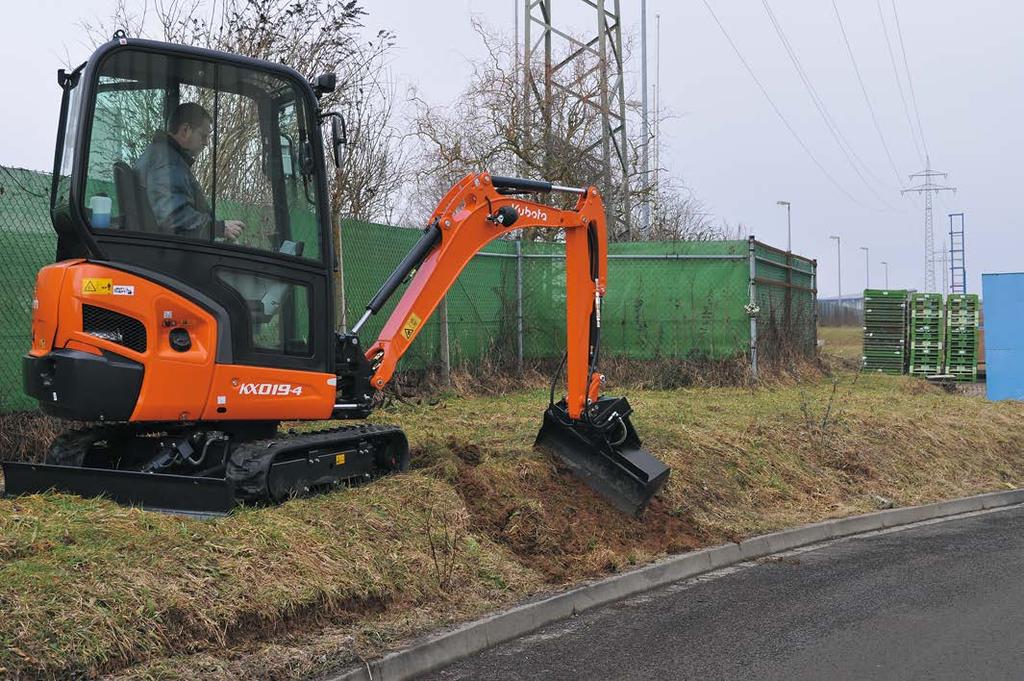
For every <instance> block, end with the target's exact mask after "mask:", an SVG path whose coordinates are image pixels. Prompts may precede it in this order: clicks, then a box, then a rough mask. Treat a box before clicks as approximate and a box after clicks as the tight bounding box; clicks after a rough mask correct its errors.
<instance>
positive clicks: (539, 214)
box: [512, 203, 548, 222]
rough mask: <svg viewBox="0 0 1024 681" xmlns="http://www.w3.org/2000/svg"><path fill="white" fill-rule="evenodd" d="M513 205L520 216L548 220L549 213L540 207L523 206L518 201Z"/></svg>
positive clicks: (542, 220)
mask: <svg viewBox="0 0 1024 681" xmlns="http://www.w3.org/2000/svg"><path fill="white" fill-rule="evenodd" d="M512 207H513V208H515V209H516V212H517V213H519V217H523V218H531V219H533V220H540V221H541V222H547V221H548V214H547V213H546V212H544V211H542V210H541V209H540V208H530V207H529V206H523V205H521V204H518V203H514V204H512Z"/></svg>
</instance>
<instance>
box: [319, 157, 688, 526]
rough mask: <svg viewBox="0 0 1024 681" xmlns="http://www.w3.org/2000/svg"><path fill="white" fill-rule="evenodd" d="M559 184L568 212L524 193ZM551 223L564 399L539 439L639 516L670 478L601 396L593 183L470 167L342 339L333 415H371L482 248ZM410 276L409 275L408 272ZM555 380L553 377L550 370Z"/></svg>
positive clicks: (599, 236) (600, 211) (602, 226)
mask: <svg viewBox="0 0 1024 681" xmlns="http://www.w3.org/2000/svg"><path fill="white" fill-rule="evenodd" d="M550 191H563V192H571V193H575V194H577V195H578V199H577V201H576V205H575V206H574V207H573V208H572V209H571V210H560V209H557V208H553V207H551V206H547V205H543V204H540V203H536V202H534V201H529V200H525V199H523V198H521V197H520V196H519V195H520V194H526V193H531V194H532V193H537V192H550ZM529 228H553V229H561V230H563V231H564V235H565V249H566V259H565V272H566V357H565V360H564V362H565V369H566V384H567V391H566V396H565V399H564V400H562V401H560V402H559V403H558V404H555V403H554V399H553V398H552V404H550V405H549V407H548V411H547V412H546V413H545V417H544V426H543V427H542V429H541V432H540V434H539V435H538V438H537V443H536V444H537V445H538V446H541V447H543V448H546V449H550V450H553V451H554V452H555V453H556V454H558V455H560V456H561V458H562V460H563V461H565V462H566V464H567V465H569V467H570V468H571V469H572V470H573V471H574V472H576V473H577V474H578V475H580V477H582V478H583V479H584V480H585V481H586V482H587V483H588V484H590V485H591V487H594V488H595V489H596V490H597V491H599V492H601V493H602V494H604V495H605V496H606V497H608V498H609V499H610V500H611V501H612V502H613V503H614V504H615V505H616V506H617V507H619V508H621V509H622V510H624V511H627V512H629V513H633V514H636V513H639V511H640V510H642V509H643V507H644V506H645V505H646V504H647V502H648V501H649V500H650V498H651V497H652V496H653V495H654V493H655V492H656V491H657V490H658V489H659V488H660V487H661V486H662V485H663V484H664V482H665V481H666V480H667V478H668V473H669V469H668V468H667V467H666V466H665V465H664V464H663V463H662V462H660V461H658V460H657V459H655V458H654V457H653V456H651V455H650V454H649V453H647V452H646V451H644V450H642V449H641V448H640V440H639V438H638V437H637V435H636V432H635V430H634V429H633V426H632V424H631V423H630V421H629V414H630V412H631V409H630V407H629V404H628V402H626V400H625V398H602V397H601V396H600V394H599V392H600V388H601V384H602V383H603V381H604V377H603V376H602V375H601V374H600V373H598V371H597V368H596V365H597V360H598V354H599V348H600V324H601V299H602V297H603V296H604V295H605V289H606V286H607V276H608V259H607V233H606V223H605V211H604V204H603V202H602V200H601V197H600V195H599V194H598V192H597V189H596V188H594V187H589V188H585V189H584V188H572V187H559V186H556V185H552V184H551V183H548V182H540V181H536V180H526V179H518V178H508V177H498V176H492V175H490V174H488V173H473V174H470V175H467V176H466V177H464V178H463V179H462V180H461V181H459V182H458V183H457V184H456V185H455V186H453V187H452V188H451V190H449V192H448V193H447V195H445V197H444V198H443V199H442V200H441V201H440V203H439V204H438V207H437V209H436V210H435V211H434V213H433V215H431V217H430V220H429V223H428V226H427V227H426V228H425V229H424V231H423V235H422V236H421V238H420V240H419V241H418V242H417V244H416V245H415V246H414V247H413V248H412V250H411V251H410V252H409V254H408V255H407V256H406V258H405V259H404V260H403V261H402V263H401V264H400V265H399V266H398V267H397V268H396V269H395V271H394V272H393V273H392V274H391V276H390V277H389V278H388V279H387V281H386V282H385V283H384V284H383V286H381V288H380V290H379V291H378V292H377V294H376V295H375V296H374V297H373V299H372V300H371V301H370V303H369V304H367V306H366V311H365V312H364V314H363V316H362V317H361V318H360V319H359V321H358V322H357V323H356V325H355V326H354V327H353V328H352V331H351V333H349V334H346V335H344V336H342V337H341V338H340V339H339V347H340V349H341V352H340V353H339V358H340V362H339V366H340V367H342V368H343V369H344V368H346V367H347V368H348V370H349V375H348V376H346V375H344V371H340V372H339V376H340V381H339V394H340V395H341V398H342V399H341V402H340V403H339V404H338V405H337V406H338V408H337V409H336V415H338V416H345V415H346V414H345V412H346V411H349V412H350V413H351V414H350V415H352V416H362V415H365V414H366V413H368V411H369V408H370V405H369V403H368V401H369V400H370V398H371V396H372V394H373V392H374V391H378V390H381V389H383V388H384V387H385V386H386V385H387V383H388V382H389V381H390V380H391V378H392V376H393V374H394V371H395V367H396V365H397V363H398V360H399V359H401V357H402V355H403V354H404V353H405V352H406V350H408V349H409V347H410V345H411V344H412V343H413V341H415V339H416V336H417V335H418V334H419V332H420V330H422V328H423V326H424V323H425V322H426V320H427V319H428V318H429V317H430V315H431V314H432V313H433V311H434V310H435V309H436V308H437V306H438V304H439V303H440V302H441V299H442V298H443V297H444V295H445V294H446V293H447V292H448V290H449V289H450V288H451V286H452V285H453V284H454V283H455V280H456V279H457V278H458V276H459V274H460V273H461V272H462V270H463V269H464V268H465V266H466V265H467V264H468V263H469V261H470V260H471V259H472V258H473V256H474V255H476V254H477V253H478V252H480V250H481V249H482V248H483V247H484V246H485V245H487V244H488V243H490V242H491V241H493V240H494V239H497V238H498V237H500V236H501V235H503V234H506V233H508V232H510V231H512V230H514V229H529ZM413 273H414V274H413ZM410 274H412V275H413V276H412V280H411V281H410V282H409V286H408V288H406V290H405V292H404V294H403V295H402V297H401V299H400V300H399V302H398V304H397V305H396V307H395V309H394V311H393V312H392V313H391V316H390V317H389V318H388V320H387V322H386V323H385V324H384V328H383V329H382V330H381V333H380V335H379V336H378V338H377V340H376V341H375V342H374V343H373V344H372V345H370V346H369V348H368V349H367V350H366V351H365V353H364V354H363V356H362V357H357V356H356V355H355V353H356V350H357V348H359V346H360V344H359V342H358V336H357V335H356V334H358V332H359V329H360V328H361V327H362V326H363V324H364V323H365V322H366V320H368V319H369V318H370V317H371V316H372V315H374V314H376V313H377V312H379V310H380V309H381V308H382V307H383V305H384V304H385V302H386V301H387V300H388V298H389V297H390V296H391V295H392V294H393V293H394V292H395V290H396V289H397V288H398V287H399V286H400V285H401V284H402V282H403V281H405V280H406V279H407V278H408V276H409V275H410ZM556 380H557V377H556Z"/></svg>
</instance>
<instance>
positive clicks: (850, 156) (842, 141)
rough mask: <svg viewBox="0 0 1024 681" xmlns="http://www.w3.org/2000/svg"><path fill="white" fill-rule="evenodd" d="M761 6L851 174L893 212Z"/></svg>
mask: <svg viewBox="0 0 1024 681" xmlns="http://www.w3.org/2000/svg"><path fill="white" fill-rule="evenodd" d="M761 4H763V5H764V9H765V12H767V14H768V19H769V21H771V23H772V26H773V27H774V28H775V33H776V34H777V35H778V36H779V40H780V41H781V42H782V46H783V47H784V48H785V50H786V53H787V54H788V55H789V59H790V61H792V62H793V66H794V67H795V68H796V72H797V75H799V76H800V80H801V81H802V82H803V84H804V88H805V89H806V90H807V94H809V95H810V96H811V101H812V102H813V103H814V107H815V108H816V109H817V110H818V114H819V115H820V116H821V118H822V120H823V121H824V122H825V127H826V128H828V131H829V133H830V134H831V135H832V139H834V140H835V142H836V145H837V146H838V147H839V150H840V151H842V152H843V156H845V157H846V160H847V162H848V163H849V164H850V167H851V168H852V169H853V172H854V173H856V174H857V177H859V178H860V181H861V182H863V183H864V186H865V187H867V188H868V191H870V192H871V193H872V194H873V195H874V197H875V198H876V199H878V200H879V201H881V202H882V204H883V205H885V207H886V208H889V209H890V210H895V209H894V208H893V206H892V205H890V204H889V203H888V202H887V201H886V200H885V199H883V198H882V197H881V196H880V195H879V194H878V192H877V191H875V188H874V187H872V186H871V184H870V183H869V182H868V180H867V178H866V177H864V174H863V173H862V172H861V171H860V168H858V167H857V164H856V163H855V162H854V159H856V160H857V161H859V162H860V164H861V165H862V166H863V167H864V169H865V170H867V172H868V174H869V175H871V176H872V177H873V178H874V179H875V181H876V182H878V183H879V184H884V183H883V182H882V181H881V180H879V179H878V178H877V177H875V175H874V173H872V172H871V169H870V168H868V166H867V164H866V163H864V161H863V160H862V159H861V158H860V156H858V155H857V152H856V151H854V150H853V146H852V145H851V144H850V143H849V142H847V141H846V137H845V136H844V135H843V133H842V131H841V130H840V129H839V126H838V125H837V124H836V122H835V119H833V118H832V115H831V114H830V113H829V111H828V107H826V106H825V102H824V100H823V99H822V98H821V96H820V95H818V91H817V90H816V89H815V88H814V84H813V83H811V79H810V77H809V76H808V75H807V72H806V71H805V70H804V67H803V65H802V64H801V63H800V59H799V58H798V57H797V56H796V50H794V49H793V46H792V45H791V44H790V42H789V39H788V38H787V37H786V33H785V31H783V30H782V25H781V24H780V23H779V21H778V19H777V18H776V17H775V13H774V12H772V8H771V6H770V5H769V4H768V0H761Z"/></svg>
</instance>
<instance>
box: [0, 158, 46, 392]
mask: <svg viewBox="0 0 1024 681" xmlns="http://www.w3.org/2000/svg"><path fill="white" fill-rule="evenodd" d="M49 196H50V175H49V174H46V173H38V172H34V171H31V170H22V169H20V168H5V167H2V166H0V412H10V411H21V410H25V409H32V408H34V407H35V406H36V405H35V401H34V400H30V399H29V398H28V397H26V396H25V394H24V393H23V392H22V389H21V357H22V355H24V354H25V352H27V351H28V345H29V342H30V333H29V323H30V320H31V314H32V291H33V289H34V288H35V284H36V272H37V271H38V270H39V268H40V267H42V266H43V265H47V264H49V263H51V262H53V256H54V253H55V251H56V247H57V237H56V235H55V234H54V231H53V227H52V226H51V225H50V199H49Z"/></svg>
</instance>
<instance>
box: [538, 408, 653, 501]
mask: <svg viewBox="0 0 1024 681" xmlns="http://www.w3.org/2000/svg"><path fill="white" fill-rule="evenodd" d="M631 412H632V409H631V408H630V406H629V403H628V402H627V401H626V398H624V397H603V398H601V399H600V400H599V401H598V403H597V405H596V409H595V410H594V413H593V414H592V415H591V423H593V424H597V425H592V424H591V423H588V422H586V421H584V420H578V421H573V420H571V419H569V417H568V414H567V413H566V411H565V402H564V401H563V402H561V403H559V404H557V405H552V406H550V407H548V409H547V411H545V412H544V425H543V426H541V429H540V433H538V434H537V441H536V442H535V443H534V446H535V447H538V448H542V449H546V450H549V451H551V452H553V453H554V454H556V455H557V456H558V457H559V458H560V459H561V460H562V461H563V462H565V464H566V465H567V466H568V467H569V468H570V469H571V470H572V472H573V474H575V475H576V476H577V477H579V478H581V479H582V480H583V481H584V482H585V483H587V485H589V486H590V488H591V489H593V490H594V491H595V492H597V493H598V494H600V495H602V496H603V497H604V498H605V499H607V500H608V501H609V502H611V504H612V505H613V506H615V507H616V508H617V509H619V510H620V511H622V512H623V513H627V514H629V515H632V516H639V515H640V513H641V512H642V511H643V510H644V508H645V507H646V506H647V504H648V502H650V500H651V498H652V497H653V496H654V495H655V494H657V492H658V490H660V489H661V487H662V486H663V485H664V484H665V482H666V481H667V480H668V475H669V472H670V469H669V467H668V466H666V465H665V464H664V463H662V462H661V461H659V460H658V459H656V458H655V457H654V456H652V455H651V454H650V453H649V452H647V451H645V450H644V449H643V448H641V446H640V438H639V437H638V436H637V434H636V430H635V429H634V428H633V424H632V423H631V422H630V420H629V414H630V413H631Z"/></svg>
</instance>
